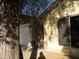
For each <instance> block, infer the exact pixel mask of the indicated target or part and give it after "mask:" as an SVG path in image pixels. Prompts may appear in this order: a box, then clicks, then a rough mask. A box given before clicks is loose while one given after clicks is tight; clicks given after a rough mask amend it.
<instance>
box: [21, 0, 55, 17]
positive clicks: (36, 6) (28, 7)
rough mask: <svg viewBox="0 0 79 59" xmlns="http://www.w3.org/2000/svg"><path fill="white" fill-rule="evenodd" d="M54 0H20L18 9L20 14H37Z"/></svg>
mask: <svg viewBox="0 0 79 59" xmlns="http://www.w3.org/2000/svg"><path fill="white" fill-rule="evenodd" d="M55 1H56V0H37V1H36V2H33V0H27V1H26V0H22V3H21V6H20V11H21V14H22V15H28V16H39V15H41V14H42V13H43V12H44V11H45V10H46V9H47V8H48V7H49V6H50V5H51V4H52V3H53V2H55Z"/></svg>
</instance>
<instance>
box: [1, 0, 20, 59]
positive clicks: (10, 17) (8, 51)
mask: <svg viewBox="0 0 79 59" xmlns="http://www.w3.org/2000/svg"><path fill="white" fill-rule="evenodd" d="M18 3H19V1H18V0H0V39H1V40H0V43H1V46H0V49H1V55H0V59H19V34H18V30H19V29H18V28H19V23H20V20H21V19H20V14H19V10H18Z"/></svg>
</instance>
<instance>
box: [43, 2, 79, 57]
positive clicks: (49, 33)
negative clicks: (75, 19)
mask: <svg viewBox="0 0 79 59" xmlns="http://www.w3.org/2000/svg"><path fill="white" fill-rule="evenodd" d="M73 3H74V4H73V6H70V7H67V8H65V9H64V10H62V12H61V15H60V14H59V13H56V20H55V21H54V19H52V20H53V23H52V24H53V25H51V20H50V16H52V15H53V12H54V11H51V13H49V14H48V16H47V18H46V22H45V23H44V28H45V33H44V42H45V43H44V44H45V49H46V50H49V51H54V52H57V53H61V52H62V53H64V52H67V54H70V55H73V56H77V57H79V55H78V53H79V49H78V48H72V47H71V46H61V45H59V37H58V27H57V21H58V19H59V18H61V17H67V16H74V15H78V14H79V1H74V2H73ZM77 52H78V53H77Z"/></svg>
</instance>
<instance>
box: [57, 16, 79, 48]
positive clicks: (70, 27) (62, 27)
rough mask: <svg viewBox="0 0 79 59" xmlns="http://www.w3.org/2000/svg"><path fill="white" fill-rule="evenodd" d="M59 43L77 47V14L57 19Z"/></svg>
mask: <svg viewBox="0 0 79 59" xmlns="http://www.w3.org/2000/svg"><path fill="white" fill-rule="evenodd" d="M58 32H59V44H60V45H64V46H70V45H71V46H72V47H74V48H78V47H79V16H73V17H69V18H62V19H59V20H58Z"/></svg>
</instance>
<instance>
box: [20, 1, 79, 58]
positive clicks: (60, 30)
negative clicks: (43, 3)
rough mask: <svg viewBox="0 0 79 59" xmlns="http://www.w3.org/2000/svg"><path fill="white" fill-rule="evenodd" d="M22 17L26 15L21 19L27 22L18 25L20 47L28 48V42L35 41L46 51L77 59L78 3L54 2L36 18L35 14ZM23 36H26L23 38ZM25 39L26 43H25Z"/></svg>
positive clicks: (78, 46) (78, 51)
mask: <svg viewBox="0 0 79 59" xmlns="http://www.w3.org/2000/svg"><path fill="white" fill-rule="evenodd" d="M64 3H65V4H64ZM44 9H45V8H44ZM39 10H40V9H39ZM25 12H26V11H25ZM37 13H38V14H39V12H37ZM27 14H28V13H27ZM24 15H26V14H25V13H24V14H23V18H24V19H25V20H29V22H28V23H25V22H24V24H21V25H20V32H21V33H22V34H20V37H21V39H22V41H21V44H22V45H25V46H27V47H29V46H31V44H30V43H29V42H31V41H32V40H37V41H38V46H39V47H40V48H44V49H45V50H47V51H53V52H57V53H62V54H67V55H71V56H75V57H79V55H78V53H79V50H78V48H79V40H78V35H79V34H78V33H79V32H78V25H79V24H78V18H79V2H78V1H61V2H60V1H54V2H53V3H51V4H50V6H48V7H47V8H46V9H45V10H43V12H42V13H41V14H39V15H37V16H36V17H35V16H34V15H36V13H35V14H34V13H32V14H31V15H30V17H25V16H24ZM32 15H33V16H34V17H31V16H32ZM28 33H29V34H28ZM24 34H25V35H27V36H25V37H24ZM29 35H30V36H29ZM26 37H28V39H27V42H28V43H26V42H25V41H26ZM23 38H24V39H23ZM23 40H25V41H23ZM22 42H25V44H24V43H22ZM40 43H41V44H40ZM26 44H27V45H26Z"/></svg>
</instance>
